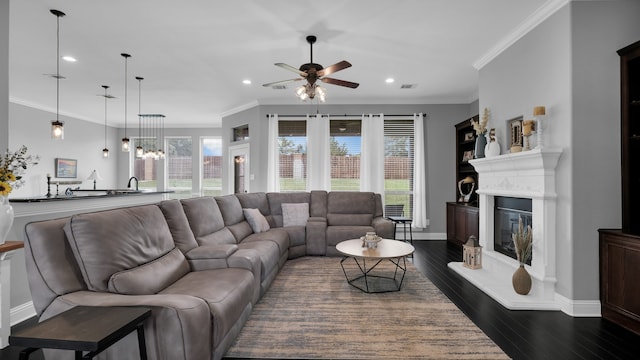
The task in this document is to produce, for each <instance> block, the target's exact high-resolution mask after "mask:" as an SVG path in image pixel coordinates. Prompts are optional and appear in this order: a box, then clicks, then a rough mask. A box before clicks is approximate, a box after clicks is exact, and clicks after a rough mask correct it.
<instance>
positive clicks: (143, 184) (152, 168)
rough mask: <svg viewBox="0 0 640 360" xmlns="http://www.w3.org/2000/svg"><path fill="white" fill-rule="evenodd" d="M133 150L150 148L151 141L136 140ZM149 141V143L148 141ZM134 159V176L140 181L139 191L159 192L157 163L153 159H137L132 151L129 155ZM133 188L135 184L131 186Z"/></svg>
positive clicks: (134, 140)
mask: <svg viewBox="0 0 640 360" xmlns="http://www.w3.org/2000/svg"><path fill="white" fill-rule="evenodd" d="M132 140H133V143H132V146H133V147H132V148H133V149H135V148H136V147H138V146H142V147H143V148H145V146H147V147H148V145H149V141H150V139H145V138H134V139H132ZM147 140H148V141H147ZM129 154H130V155H131V156H132V158H133V176H135V177H136V178H137V179H138V189H140V190H142V189H144V190H154V191H155V190H157V189H158V181H157V178H156V166H157V161H155V160H154V159H153V158H139V157H136V152H135V151H131V152H130V153H129ZM131 186H133V184H132V185H131Z"/></svg>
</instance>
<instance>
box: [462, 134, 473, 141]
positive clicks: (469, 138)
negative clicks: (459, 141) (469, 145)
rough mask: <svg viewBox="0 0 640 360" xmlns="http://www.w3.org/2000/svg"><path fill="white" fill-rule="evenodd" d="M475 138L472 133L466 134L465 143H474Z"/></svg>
mask: <svg viewBox="0 0 640 360" xmlns="http://www.w3.org/2000/svg"><path fill="white" fill-rule="evenodd" d="M474 139H475V138H474V137H473V133H472V132H468V133H465V134H464V141H465V142H467V141H473V140H474Z"/></svg>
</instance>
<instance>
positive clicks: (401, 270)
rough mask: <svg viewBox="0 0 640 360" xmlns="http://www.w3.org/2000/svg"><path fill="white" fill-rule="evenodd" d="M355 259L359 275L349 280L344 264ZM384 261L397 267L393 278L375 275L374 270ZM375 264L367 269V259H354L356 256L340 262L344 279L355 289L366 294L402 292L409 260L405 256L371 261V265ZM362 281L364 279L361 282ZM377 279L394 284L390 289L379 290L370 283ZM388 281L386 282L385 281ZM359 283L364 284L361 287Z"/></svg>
mask: <svg viewBox="0 0 640 360" xmlns="http://www.w3.org/2000/svg"><path fill="white" fill-rule="evenodd" d="M349 259H353V261H354V262H355V263H356V265H358V269H359V270H360V273H361V274H359V275H356V276H354V277H353V278H349V275H347V270H346V269H345V268H344V262H345V261H347V260H349ZM383 261H388V262H390V263H392V264H393V265H395V269H394V270H393V276H390V275H382V273H375V272H374V270H375V269H376V268H377V267H378V265H380V263H382V262H383ZM371 263H373V266H369V267H367V258H363V257H354V256H345V257H343V258H342V260H340V266H341V267H342V271H343V272H344V277H345V278H346V279H347V282H348V283H349V285H351V286H353V287H355V288H356V289H359V290H361V291H363V292H366V293H385V292H394V291H400V288H401V287H402V282H403V281H404V275H405V274H406V273H407V260H406V257H405V256H400V257H397V258H385V259H376V258H372V259H369V264H371ZM361 279H363V280H362V281H361ZM375 279H383V281H384V282H385V283H390V284H391V283H392V285H389V286H388V288H379V287H376V286H373V284H370V281H374V280H375ZM385 280H386V281H385ZM359 283H364V284H363V285H360V284H359Z"/></svg>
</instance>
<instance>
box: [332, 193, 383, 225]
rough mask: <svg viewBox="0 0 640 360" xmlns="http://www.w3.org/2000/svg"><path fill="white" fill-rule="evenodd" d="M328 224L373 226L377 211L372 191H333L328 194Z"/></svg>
mask: <svg viewBox="0 0 640 360" xmlns="http://www.w3.org/2000/svg"><path fill="white" fill-rule="evenodd" d="M327 212H328V213H327V225H328V226H348V225H355V226H371V222H372V221H373V215H374V214H375V212H376V202H375V194H374V193H372V192H357V191H333V192H330V193H329V194H328V195H327Z"/></svg>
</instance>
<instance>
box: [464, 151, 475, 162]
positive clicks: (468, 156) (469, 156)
mask: <svg viewBox="0 0 640 360" xmlns="http://www.w3.org/2000/svg"><path fill="white" fill-rule="evenodd" d="M469 160H473V150H467V151H465V152H464V153H462V162H468V161H469Z"/></svg>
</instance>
